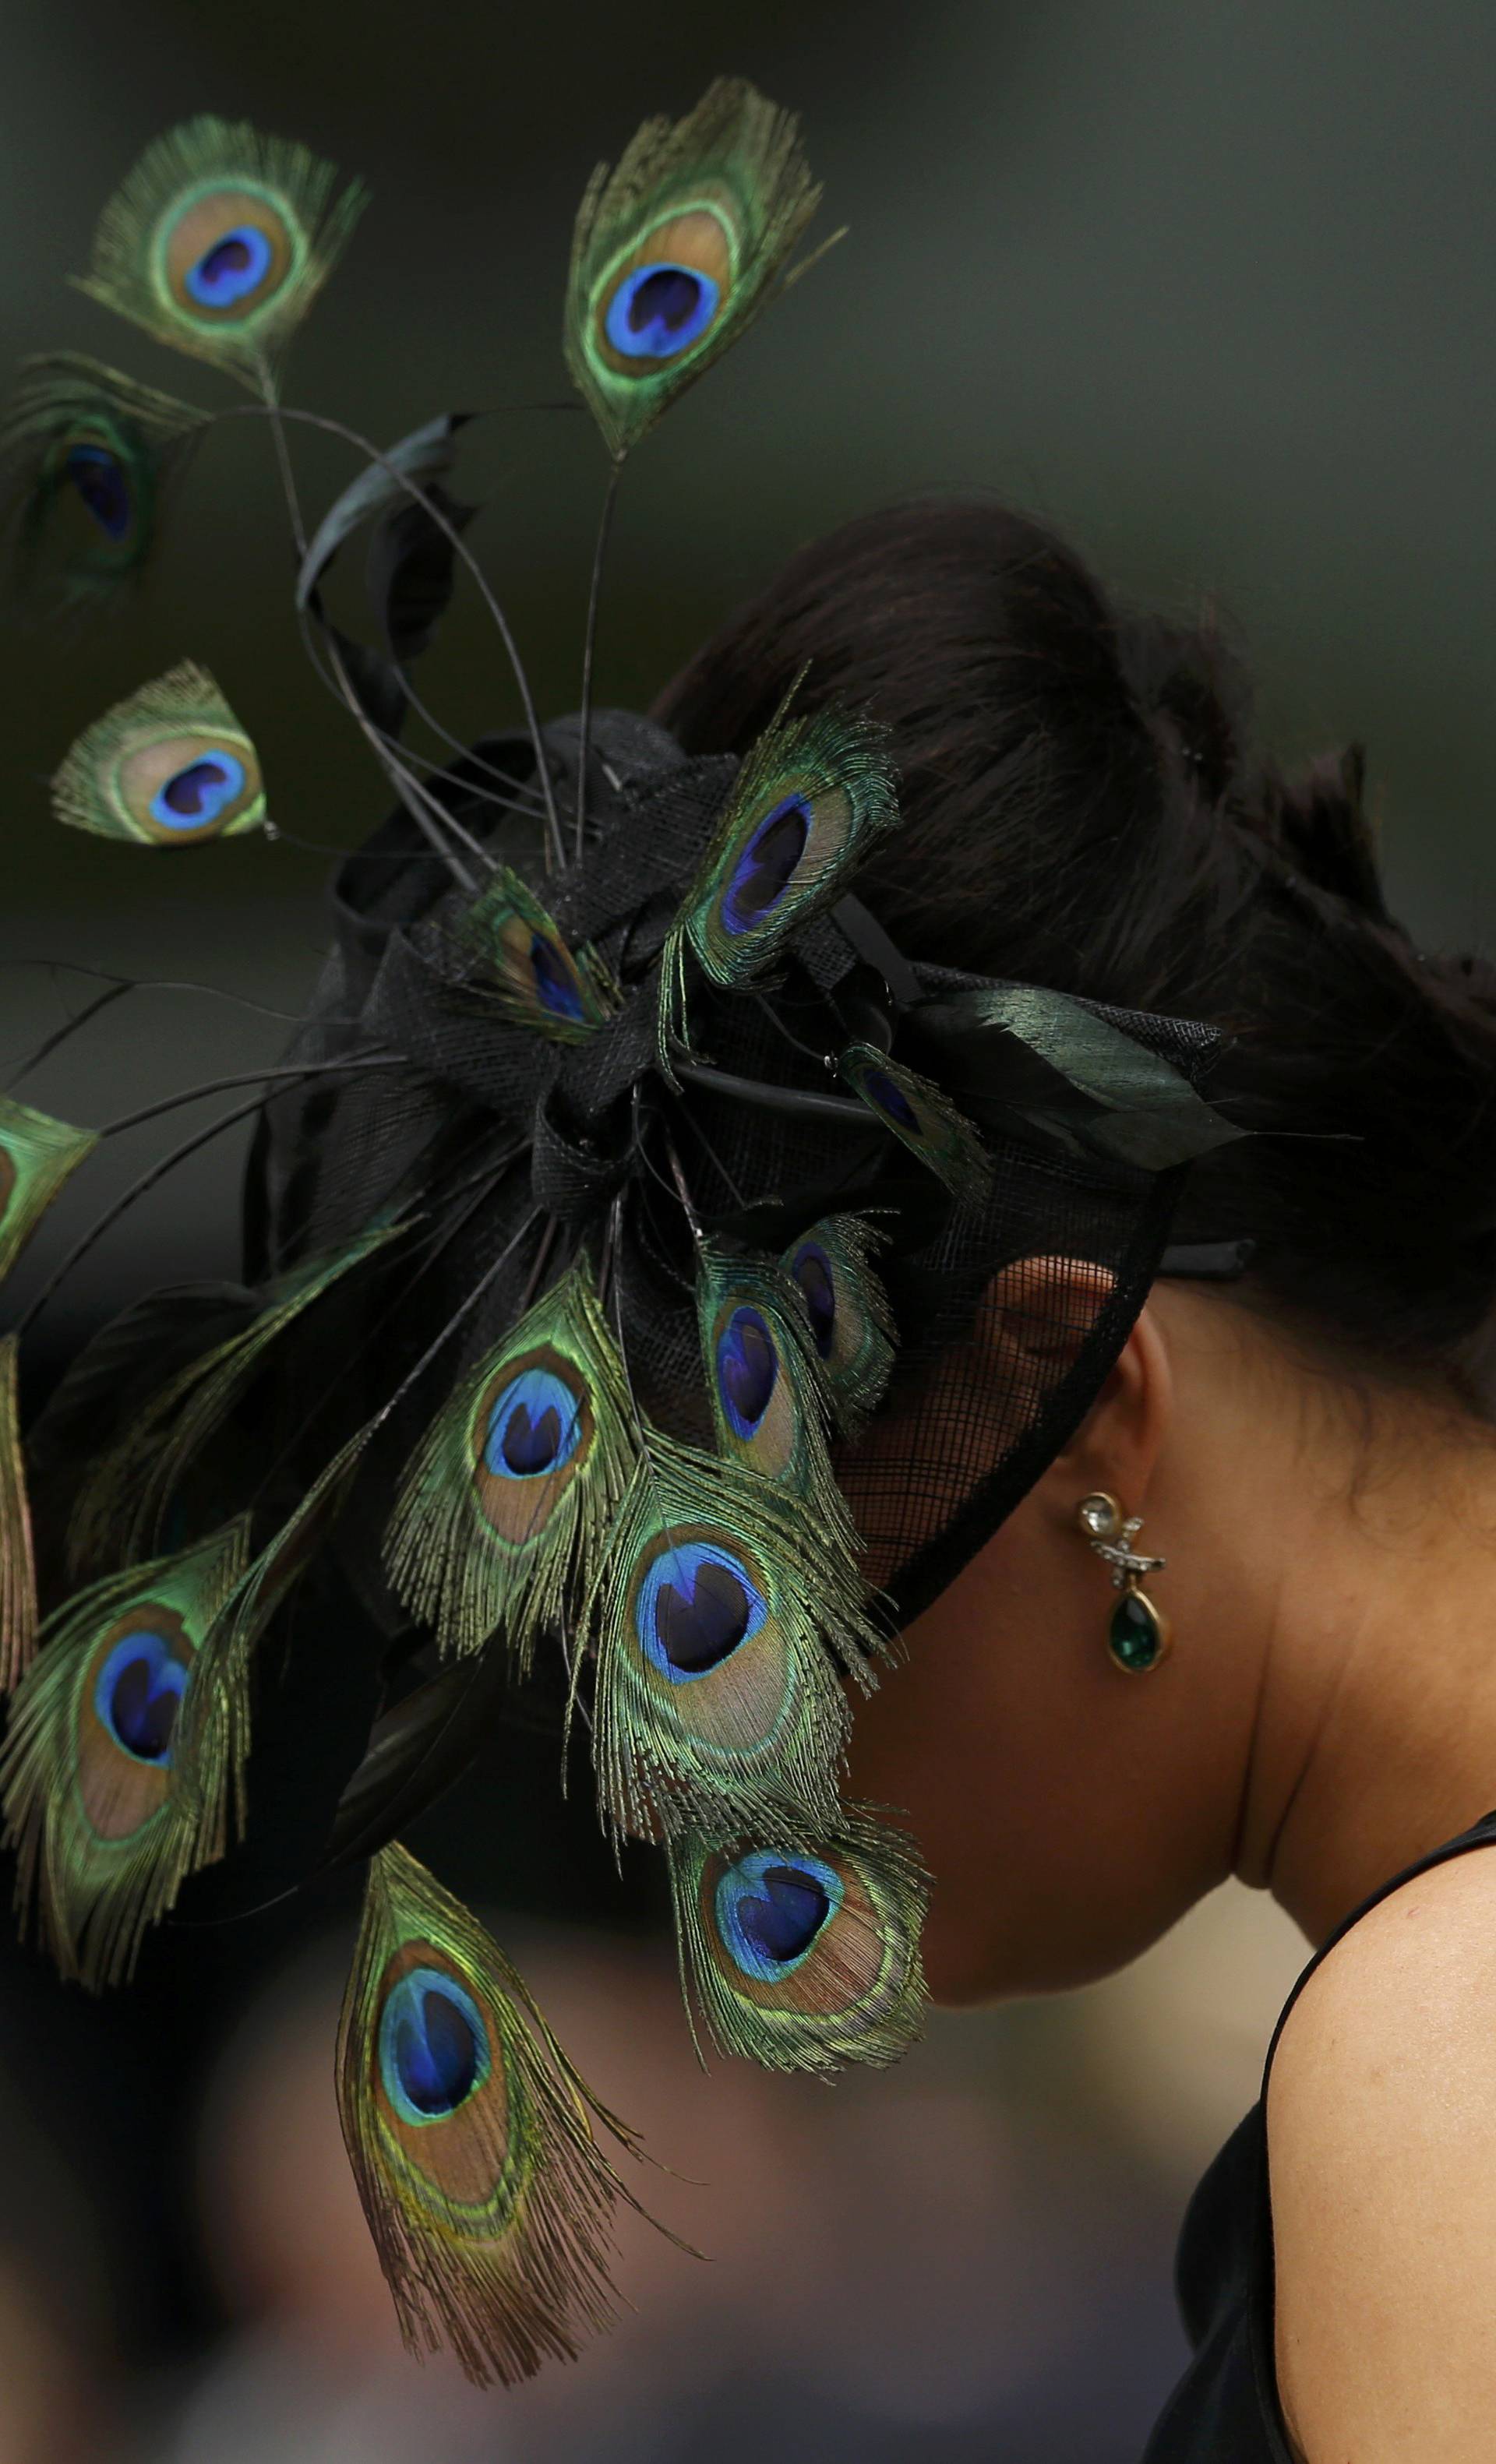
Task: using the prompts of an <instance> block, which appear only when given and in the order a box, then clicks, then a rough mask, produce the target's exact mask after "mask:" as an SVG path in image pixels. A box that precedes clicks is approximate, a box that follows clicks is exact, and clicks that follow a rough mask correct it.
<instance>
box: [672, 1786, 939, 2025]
mask: <svg viewBox="0 0 1496 2464" xmlns="http://www.w3.org/2000/svg"><path fill="white" fill-rule="evenodd" d="M670 1867H671V1896H672V1898H673V1901H674V1907H675V1927H676V1942H677V1947H678V1949H679V1954H680V1966H681V1981H682V1985H683V1987H684V1990H685V1994H686V2003H687V2009H688V2012H689V2011H692V2010H693V2009H694V2010H695V2011H696V2012H699V2013H700V2016H701V2018H702V2020H703V2021H704V2023H705V2026H706V2029H707V2032H708V2034H709V2035H710V2036H711V2037H712V2039H713V2041H714V2043H715V2044H716V2045H717V2046H718V2048H719V2049H720V2051H721V2052H723V2053H724V2054H738V2055H741V2056H742V2057H744V2058H745V2059H747V2060H749V2061H756V2062H761V2063H763V2064H764V2065H765V2066H766V2067H767V2068H768V2069H770V2070H781V2071H820V2072H826V2071H831V2070H835V2069H836V2068H837V2067H838V2066H839V2065H840V2064H841V2063H843V2062H869V2063H873V2064H878V2065H881V2064H884V2063H888V2062H892V2061H897V2059H898V2058H899V2056H900V2055H901V2054H903V2053H905V2052H907V2051H908V2048H909V2047H910V2045H911V2044H913V2041H914V2039H915V2038H916V2037H917V2036H918V2035H919V2034H920V2032H921V2030H922V2028H923V2025H924V2015H925V1980H924V1974H923V1971H922V1969H921V1967H920V1959H919V1932H920V1927H921V1925H923V1923H924V1914H925V1905H926V1902H927V1900H928V1897H929V1877H928V1876H927V1875H926V1873H925V1871H924V1869H923V1867H922V1865H921V1864H920V1861H919V1859H918V1857H917V1855H916V1854H915V1852H914V1848H913V1843H912V1842H911V1841H910V1840H908V1839H907V1838H905V1837H903V1835H902V1834H901V1833H899V1832H896V1831H891V1830H887V1829H885V1828H883V1827H882V1826H881V1825H880V1824H879V1823H877V1822H875V1821H874V1820H872V1819H871V1818H870V1817H869V1815H868V1814H867V1813H866V1812H865V1811H863V1810H860V1809H856V1808H848V1810H847V1813H846V1814H845V1815H843V1816H842V1817H841V1819H840V1820H839V1821H838V1822H836V1823H835V1824H833V1825H832V1826H830V1827H829V1828H828V1829H827V1830H825V1831H824V1832H819V1833H816V1832H811V1833H806V1832H805V1831H803V1830H797V1829H795V1828H794V1827H793V1826H789V1827H786V1826H784V1825H783V1824H782V1823H781V1825H780V1826H779V1827H777V1828H776V1829H774V1830H773V1831H771V1832H769V1833H768V1834H767V1835H764V1834H759V1836H758V1837H756V1838H754V1839H752V1840H750V1841H744V1840H737V1841H735V1842H733V1843H731V1844H724V1845H720V1846H714V1845H713V1844H712V1843H711V1842H710V1841H708V1840H705V1839H701V1838H698V1837H688V1838H685V1839H682V1840H679V1841H675V1842H672V1843H671V1848H670Z"/></svg>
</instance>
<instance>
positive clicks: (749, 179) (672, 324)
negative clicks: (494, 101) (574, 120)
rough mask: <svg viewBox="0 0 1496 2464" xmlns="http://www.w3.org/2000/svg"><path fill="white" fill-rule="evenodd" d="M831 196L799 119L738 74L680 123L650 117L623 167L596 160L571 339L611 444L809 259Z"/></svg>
mask: <svg viewBox="0 0 1496 2464" xmlns="http://www.w3.org/2000/svg"><path fill="white" fill-rule="evenodd" d="M820 200H821V191H820V189H819V188H818V187H816V185H815V183H814V182H813V181H812V179H811V177H810V173H809V171H808V170H807V168H806V166H805V162H804V158H803V154H802V153H801V150H800V139H799V130H798V125H797V123H796V121H794V120H793V119H792V118H791V117H790V116H789V114H788V113H786V112H782V111H780V110H778V109H777V108H776V107H775V105H774V104H773V103H771V102H766V101H765V100H764V99H763V97H762V95H760V94H757V93H755V91H754V89H753V87H752V86H751V85H747V84H745V83H744V82H743V80H742V79H741V78H739V77H718V78H717V80H716V82H715V84H714V85H712V86H710V87H709V88H708V90H707V92H706V94H705V95H704V96H703V97H702V99H701V100H700V102H699V103H698V104H697V105H696V108H695V110H694V111H693V112H692V113H691V114H690V116H689V117H688V118H687V119H685V120H682V121H677V122H675V123H674V124H673V125H672V124H671V121H669V120H663V119H662V120H648V121H645V124H644V126H643V127H642V128H641V129H640V130H639V131H638V132H637V134H636V135H635V136H634V137H633V138H632V139H631V140H630V141H629V143H628V145H627V149H626V150H625V152H624V154H623V156H622V158H621V160H620V161H619V163H618V165H616V167H615V168H614V169H612V170H609V168H608V166H607V165H606V164H605V163H604V164H600V165H598V168H597V170H596V171H595V172H594V173H593V175H592V179H591V181H590V183H589V185H588V187H587V191H586V194H585V195H584V197H583V201H582V206H581V209H580V211H579V212H578V215H577V227H576V232H575V235H574V238H573V241H572V252H571V279H570V284H569V287H568V291H567V296H566V319H565V349H566V364H567V366H568V368H569V369H570V370H571V374H572V378H573V381H574V383H575V384H576V385H577V387H578V390H579V391H580V392H581V393H582V394H583V396H584V397H585V399H586V401H587V403H588V405H589V407H590V408H591V410H592V413H593V416H594V417H595V418H596V420H597V423H598V426H599V428H600V429H602V431H603V434H604V437H605V440H606V442H607V445H608V448H609V451H611V452H612V453H614V454H615V455H618V456H622V455H623V454H624V453H626V452H627V450H628V448H629V447H630V446H631V445H635V444H637V443H638V440H639V438H640V437H641V436H643V435H644V434H645V433H646V431H647V430H648V429H650V428H652V427H653V425H654V423H655V421H656V420H657V419H659V418H660V417H661V416H662V414H663V413H664V412H665V411H666V410H667V409H669V407H670V406H671V403H672V402H673V401H674V400H675V397H676V395H677V394H680V393H683V392H684V391H685V389H686V387H687V385H692V384H693V383H694V382H695V380H696V378H697V377H699V376H701V375H702V374H703V373H704V372H705V370H706V369H707V368H709V367H710V366H711V365H712V363H713V362H714V361H715V360H717V359H719V358H720V357H721V355H722V353H723V352H724V351H725V350H727V349H728V348H729V347H730V345H731V344H732V343H733V342H735V341H737V337H738V335H739V334H741V333H743V332H745V331H746V330H747V328H748V326H749V325H751V324H752V323H753V321H754V319H755V318H757V317H758V316H759V315H760V314H761V312H762V311H763V309H765V308H766V307H767V306H768V304H769V302H770V301H771V300H772V299H774V298H776V297H778V295H779V294H780V292H781V291H782V290H783V289H784V288H785V286H786V284H787V283H789V282H791V281H794V280H796V279H797V278H798V276H799V275H801V274H803V272H804V271H805V266H804V265H801V266H798V267H796V268H795V269H794V271H793V272H790V271H787V270H786V269H787V265H788V259H789V257H790V255H791V253H793V251H794V249H795V248H796V246H797V244H798V242H799V240H800V238H801V235H802V233H803V231H804V230H805V227H806V225H807V224H808V222H809V221H810V218H811V216H812V214H813V213H814V212H815V210H816V207H817V206H818V204H819V203H820ZM818 253H819V252H818ZM807 262H813V260H807Z"/></svg>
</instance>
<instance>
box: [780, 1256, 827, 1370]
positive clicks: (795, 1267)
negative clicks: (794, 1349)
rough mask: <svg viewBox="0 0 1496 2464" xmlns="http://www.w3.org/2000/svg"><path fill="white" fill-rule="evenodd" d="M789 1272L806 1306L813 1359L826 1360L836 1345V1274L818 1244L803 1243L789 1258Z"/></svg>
mask: <svg viewBox="0 0 1496 2464" xmlns="http://www.w3.org/2000/svg"><path fill="white" fill-rule="evenodd" d="M788 1264H789V1271H790V1273H791V1275H792V1276H793V1278H794V1280H795V1283H796V1284H797V1286H798V1287H799V1289H800V1295H801V1298H802V1299H803V1302H804V1304H805V1319H806V1323H807V1324H808V1326H809V1328H810V1339H811V1341H812V1343H813V1344H814V1345H815V1347H816V1356H817V1358H818V1359H820V1360H825V1361H829V1360H832V1359H834V1358H835V1356H836V1352H837V1346H838V1328H837V1322H836V1314H837V1312H836V1274H835V1270H834V1269H833V1267H832V1265H831V1261H830V1259H829V1258H828V1257H827V1256H826V1253H825V1248H824V1247H823V1245H822V1243H820V1242H819V1241H802V1242H801V1243H800V1245H799V1247H798V1248H796V1249H793V1250H791V1252H790V1255H789V1261H788Z"/></svg>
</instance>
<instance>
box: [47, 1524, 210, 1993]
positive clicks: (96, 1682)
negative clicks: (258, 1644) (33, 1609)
mask: <svg viewBox="0 0 1496 2464" xmlns="http://www.w3.org/2000/svg"><path fill="white" fill-rule="evenodd" d="M248 1542H249V1521H248V1517H243V1518H241V1519H240V1521H238V1522H237V1523H234V1524H231V1525H230V1526H229V1527H228V1528H227V1529H224V1530H221V1531H216V1532H213V1533H211V1534H209V1537H208V1538H207V1539H206V1540H200V1541H197V1542H195V1543H194V1544H193V1545H192V1546H191V1547H189V1548H187V1549H183V1550H179V1551H177V1552H176V1553H175V1554H174V1555H172V1556H169V1557H158V1558H156V1559H154V1560H153V1561H151V1562H150V1563H148V1564H145V1565H142V1566H137V1567H133V1568H131V1569H130V1570H129V1571H128V1572H127V1573H123V1574H112V1575H110V1576H108V1577H107V1578H106V1579H105V1580H104V1581H103V1582H100V1583H94V1584H91V1585H89V1587H88V1588H87V1589H86V1590H84V1591H82V1592H80V1593H78V1594H77V1595H76V1596H75V1597H74V1598H73V1599H71V1600H69V1601H68V1602H67V1603H66V1604H65V1605H64V1606H63V1607H62V1608H61V1609H60V1610H58V1611H57V1612H56V1614H55V1616H54V1617H51V1618H49V1619H48V1621H47V1624H46V1626H45V1627H44V1628H43V1631H42V1635H41V1638H40V1639H41V1645H42V1647H41V1649H40V1650H39V1651H38V1652H37V1654H36V1657H35V1658H34V1660H33V1661H32V1662H31V1665H30V1666H29V1667H28V1668H27V1670H26V1672H25V1674H24V1676H23V1677H22V1678H21V1681H20V1683H19V1684H18V1685H17V1687H16V1689H15V1692H14V1694H13V1695H12V1697H11V1713H10V1720H9V1724H8V1727H7V1731H6V1739H5V1746H4V1749H3V1752H0V1793H3V1795H4V1801H5V1817H6V1823H7V1827H8V1830H9V1833H10V1836H11V1839H12V1840H13V1841H14V1843H15V1845H16V1847H17V1849H18V1852H19V1881H18V1897H19V1901H20V1903H21V1905H22V1906H23V1907H25V1906H26V1905H27V1904H29V1903H33V1902H34V1903H35V1906H36V1909H37V1912H38V1916H39V1920H40V1924H41V1927H42V1930H43V1932H44V1933H45V1935H46V1936H47V1939H48V1942H49V1944H50V1947H51V1948H52V1951H53V1954H54V1956H55V1959H56V1962H57V1965H58V1966H59V1968H60V1969H61V1970H62V1972H63V1974H64V1975H65V1976H75V1977H79V1978H81V1980H82V1982H83V1983H84V1984H86V1985H89V1986H92V1987H95V1988H97V1987H99V1986H102V1985H107V1984H112V1983H114V1982H116V1981H118V1980H119V1979H120V1978H121V1977H122V1976H124V1975H126V1974H128V1972H129V1969H130V1968H131V1967H132V1966H133V1964H134V1960H135V1955H136V1952H137V1950H138V1949H139V1947H140V1943H141V1938H142V1936H143V1933H144V1931H145V1928H146V1927H147V1926H148V1925H154V1924H156V1923H158V1922H159V1920H160V1919H161V1918H162V1917H163V1916H164V1915H165V1913H166V1911H167V1910H168V1909H169V1908H170V1907H172V1906H173V1904H174V1903H175V1901H176V1898H177V1894H178V1892H179V1891H180V1889H181V1887H182V1884H183V1882H184V1881H185V1880H186V1878H187V1875H188V1874H192V1873H196V1872H197V1871H199V1869H200V1868H201V1867H203V1866H205V1865H208V1864H211V1863H212V1862H213V1861H214V1859H217V1858H220V1857H222V1855H223V1854H224V1850H225V1848H226V1846H227V1844H228V1823H229V1801H230V1798H231V1795H232V1796H235V1797H237V1795H238V1792H239V1791H240V1789H241V1788H242V1784H243V1777H244V1763H245V1756H246V1754H247V1751H248V1746H249V1730H248V1691H247V1669H246V1666H245V1663H244V1661H243V1659H242V1657H241V1656H240V1655H239V1654H238V1653H237V1652H236V1651H235V1650H234V1649H232V1648H231V1647H226V1645H225V1643H224V1640H223V1638H222V1636H221V1632H220V1627H219V1619H220V1617H221V1616H222V1615H223V1614H224V1613H225V1612H226V1611H227V1609H228V1606H229V1603H230V1602H231V1599H232V1598H233V1596H234V1595H235V1592H236V1588H237V1586H238V1585H239V1582H240V1580H241V1577H243V1576H244V1574H245V1572H246V1561H247V1557H248ZM240 1801H242V1800H240Z"/></svg>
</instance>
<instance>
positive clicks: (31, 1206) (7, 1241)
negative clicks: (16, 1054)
mask: <svg viewBox="0 0 1496 2464" xmlns="http://www.w3.org/2000/svg"><path fill="white" fill-rule="evenodd" d="M98 1144H99V1139H98V1135H97V1133H95V1132H94V1131H93V1130H75V1129H72V1128H70V1127H69V1125H68V1123H67V1122H66V1121H55V1120H53V1119H52V1118H51V1116H50V1114H48V1113H46V1112H33V1110H32V1108H31V1106H30V1105H29V1104H17V1103H16V1102H15V1100H14V1098H13V1097H12V1096H10V1095H0V1277H4V1276H6V1275H8V1274H9V1273H10V1271H11V1267H12V1266H13V1265H14V1264H15V1262H16V1259H17V1258H18V1257H19V1256H20V1254H21V1251H22V1249H23V1248H24V1247H25V1245H26V1243H27V1242H28V1241H29V1240H30V1238H31V1236H32V1234H33V1231H34V1230H35V1228H36V1225H37V1223H38V1221H40V1219H41V1217H42V1216H43V1215H44V1214H45V1212H46V1210H47V1208H48V1207H49V1206H50V1205H51V1203H52V1201H53V1199H55V1196H56V1194H57V1192H58V1190H59V1189H60V1188H61V1187H62V1184H63V1182H64V1181H65V1180H66V1179H67V1177H68V1175H69V1174H70V1173H71V1172H76V1171H77V1167H78V1165H79V1164H80V1163H81V1162H82V1160H83V1158H84V1156H85V1155H92V1153H93V1151H94V1149H95V1147H96V1146H97V1145H98Z"/></svg>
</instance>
